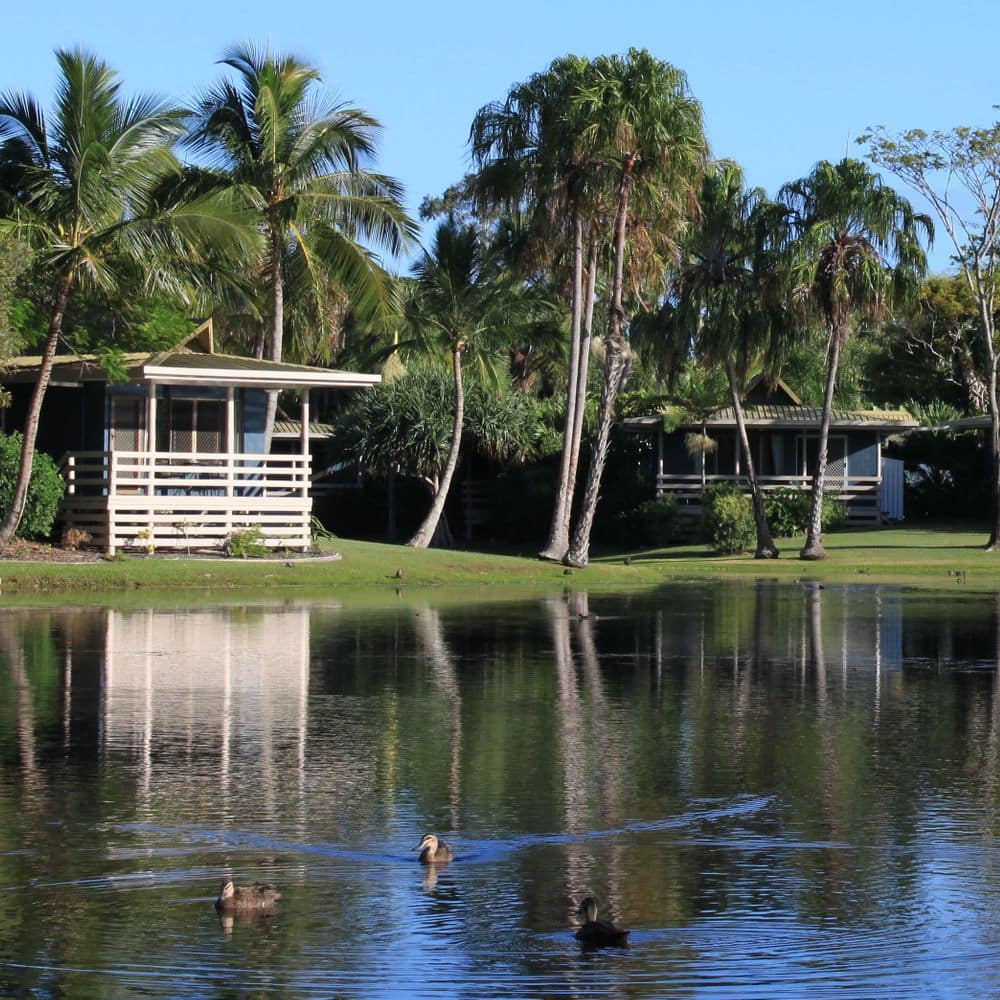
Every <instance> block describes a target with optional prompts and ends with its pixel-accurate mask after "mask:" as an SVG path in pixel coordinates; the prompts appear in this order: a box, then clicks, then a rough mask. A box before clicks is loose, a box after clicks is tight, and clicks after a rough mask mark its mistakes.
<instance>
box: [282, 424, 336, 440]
mask: <svg viewBox="0 0 1000 1000" xmlns="http://www.w3.org/2000/svg"><path fill="white" fill-rule="evenodd" d="M301 434H302V421H301V420H275V422H274V435H273V436H274V437H276V438H296V439H298V438H299V437H300V436H301ZM309 437H311V438H324V437H333V424H321V423H319V422H318V421H316V420H310V421H309Z"/></svg>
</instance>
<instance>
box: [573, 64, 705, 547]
mask: <svg viewBox="0 0 1000 1000" xmlns="http://www.w3.org/2000/svg"><path fill="white" fill-rule="evenodd" d="M575 100H576V102H577V103H578V104H579V106H580V108H581V114H582V116H583V117H584V118H585V119H586V120H587V122H588V126H587V128H586V130H585V132H584V136H583V142H584V144H585V148H586V150H587V154H588V157H589V158H591V159H593V160H596V161H597V162H598V163H600V164H601V169H600V171H599V172H598V176H599V177H600V178H601V180H602V182H603V185H602V186H603V194H604V197H605V199H606V201H605V204H606V205H607V207H608V209H609V211H607V212H606V213H605V214H604V218H605V219H606V220H608V223H610V226H609V228H610V232H605V234H604V235H605V237H606V238H607V245H608V246H609V247H610V250H611V278H610V282H609V289H608V296H607V298H608V303H607V313H608V328H607V333H606V334H605V337H604V349H605V361H604V387H603V389H602V392H601V400H600V406H599V410H598V426H597V438H596V441H595V443H594V447H593V452H592V455H591V461H590V467H589V469H588V473H587V484H586V487H585V489H584V494H583V500H582V503H581V509H580V513H579V517H578V520H577V523H576V527H575V529H574V531H573V537H572V539H571V542H570V548H569V552H568V553H567V555H566V558H565V560H564V561H565V562H566V563H568V564H569V565H571V566H586V564H587V562H588V560H589V550H590V531H591V527H592V525H593V521H594V515H595V513H596V510H597V503H598V500H599V498H600V487H601V477H602V475H603V472H604V465H605V463H606V461H607V455H608V447H609V445H610V434H611V426H612V424H613V422H614V416H615V400H616V398H617V395H618V391H619V389H620V388H621V384H622V377H623V375H624V371H625V334H626V326H627V323H626V317H625V310H624V291H625V277H626V257H627V256H628V257H629V262H628V263H629V278H630V283H631V284H632V286H633V287H640V286H641V284H642V277H643V270H644V265H650V264H651V265H652V270H653V271H654V272H656V271H658V272H659V274H660V275H662V270H661V269H660V267H661V265H662V262H663V261H664V260H665V259H666V258H667V257H669V256H673V255H674V254H675V252H676V246H677V240H678V238H679V236H680V234H681V233H682V232H683V229H684V226H685V225H686V222H687V219H688V205H689V202H690V201H691V196H692V195H693V194H694V192H695V191H696V190H697V184H698V181H699V179H700V176H701V172H702V169H703V166H704V161H705V155H706V152H707V143H706V140H705V135H704V131H703V128H702V115H701V105H700V104H699V103H698V101H696V100H695V99H694V98H693V97H692V96H691V95H690V93H689V91H688V86H687V77H686V76H685V75H684V73H683V72H681V71H680V70H678V69H676V68H675V67H674V66H671V65H670V64H669V63H665V62H661V61H660V60H658V59H655V58H654V57H653V56H651V55H650V54H649V53H648V52H646V51H645V50H641V51H640V50H637V49H631V50H630V51H629V53H628V55H627V56H625V57H621V56H606V57H601V58H599V59H596V60H595V61H594V70H593V75H592V77H591V78H588V80H587V83H586V86H585V87H584V88H582V90H581V92H580V93H579V94H578V95H577V96H576V98H575Z"/></svg>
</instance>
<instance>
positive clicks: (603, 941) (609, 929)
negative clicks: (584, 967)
mask: <svg viewBox="0 0 1000 1000" xmlns="http://www.w3.org/2000/svg"><path fill="white" fill-rule="evenodd" d="M576 915H577V916H578V917H583V919H584V924H583V926H582V927H581V928H580V929H579V930H578V931H577V932H576V939H577V941H579V942H580V943H581V944H584V945H587V946H588V947H590V948H607V947H611V948H627V947H628V931H626V930H623V929H622V928H621V927H616V926H615V925H614V924H612V923H610V922H609V921H607V920H598V919H597V903H595V902H594V897H593V896H588V897H587V898H586V899H585V900H584V901H583V902H582V903H580V905H579V907H577V910H576Z"/></svg>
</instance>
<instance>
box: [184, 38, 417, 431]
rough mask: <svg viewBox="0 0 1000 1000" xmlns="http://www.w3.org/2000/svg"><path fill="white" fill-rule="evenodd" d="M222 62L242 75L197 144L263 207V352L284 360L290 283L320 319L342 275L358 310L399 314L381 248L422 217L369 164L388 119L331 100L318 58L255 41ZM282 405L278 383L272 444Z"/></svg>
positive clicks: (207, 101) (209, 110)
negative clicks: (277, 51) (323, 93)
mask: <svg viewBox="0 0 1000 1000" xmlns="http://www.w3.org/2000/svg"><path fill="white" fill-rule="evenodd" d="M221 62H222V63H223V65H225V66H228V67H230V68H231V69H232V70H234V71H235V72H236V74H237V80H236V82H233V81H232V80H229V79H226V80H222V81H220V82H219V83H218V84H216V85H215V86H214V87H213V88H212V89H210V90H209V91H208V92H207V93H205V94H204V95H202V97H201V98H200V99H199V100H198V102H197V105H196V107H195V109H194V115H193V121H192V123H191V128H190V131H189V133H188V136H187V143H188V145H189V146H190V147H191V148H192V149H193V150H195V151H196V152H198V153H200V154H202V155H204V156H207V157H208V158H209V163H210V165H211V167H212V168H214V169H215V170H216V171H217V172H218V173H219V175H220V177H222V178H224V179H225V182H226V183H228V184H229V185H231V186H232V188H233V189H235V190H238V191H240V192H241V193H242V194H243V195H244V196H245V197H247V198H248V199H249V201H250V203H251V204H252V205H253V207H254V210H255V211H256V213H257V215H258V218H259V222H260V226H261V229H262V231H263V234H264V237H265V241H266V250H265V253H264V255H263V259H262V260H261V261H260V262H259V269H260V273H261V276H262V280H263V282H264V284H265V285H266V288H267V290H268V295H269V298H270V303H269V309H268V310H267V312H268V313H269V318H270V321H271V324H270V331H269V333H268V334H267V336H266V338H262V339H261V340H260V342H259V348H258V354H259V355H260V356H263V355H264V353H266V354H267V357H268V358H270V359H271V360H272V361H281V360H282V357H283V355H284V333H285V293H286V289H291V287H292V283H293V282H294V292H295V294H296V296H297V297H302V298H306V297H310V298H311V299H313V300H314V302H315V303H316V304H315V307H314V314H315V316H316V317H317V318H318V319H319V321H320V322H324V321H325V317H327V316H328V315H329V309H328V305H327V303H328V298H329V295H330V287H331V283H332V284H335V285H336V286H338V287H339V288H340V289H341V290H342V291H343V292H344V293H345V295H346V296H347V298H348V300H349V301H350V303H351V306H352V308H353V309H354V310H355V312H356V313H359V314H368V315H375V314H379V313H382V314H385V315H388V314H389V313H390V312H391V307H392V299H393V294H394V282H393V281H392V279H391V278H390V276H389V275H388V274H387V273H386V271H385V270H384V269H383V268H382V266H381V265H380V263H379V261H378V259H377V257H376V255H375V253H374V252H373V250H372V249H371V247H375V248H379V249H384V250H388V251H389V252H391V253H398V252H399V251H400V250H401V249H403V247H404V246H406V245H407V244H408V243H409V241H410V239H411V238H412V237H413V236H414V235H415V233H416V224H415V223H414V222H413V221H412V220H411V219H410V218H409V217H408V216H407V214H406V212H405V211H404V209H403V207H402V204H401V197H402V190H401V188H400V186H399V184H397V183H396V181H394V180H393V179H392V178H390V177H386V176H385V175H383V174H378V173H374V172H372V171H369V170H367V169H365V168H364V164H365V163H366V162H367V161H368V160H370V159H371V158H372V157H374V155H375V152H376V137H377V134H378V132H379V130H380V128H381V126H380V125H379V123H378V122H377V121H376V120H375V119H374V118H373V117H372V116H371V115H369V114H367V113H366V112H364V111H362V110H360V109H359V108H355V107H351V106H349V105H346V104H342V103H336V102H333V101H323V100H321V99H319V98H318V97H317V96H316V94H315V92H314V88H315V86H316V85H318V84H319V82H320V74H319V71H318V70H317V69H315V68H314V67H312V66H309V65H308V64H306V63H304V62H303V61H301V60H300V59H297V58H295V57H294V56H290V55H280V56H279V55H272V54H271V53H269V52H266V51H260V50H259V49H256V48H254V47H253V46H250V45H240V46H236V47H235V48H233V49H230V50H229V51H227V52H226V53H225V54H224V56H223V58H222V60H221ZM264 339H266V341H267V349H266V352H265V349H264ZM276 406H277V394H276V393H274V392H272V393H269V396H268V409H267V423H266V447H267V448H269V447H270V438H271V432H272V429H273V426H274V414H275V409H276Z"/></svg>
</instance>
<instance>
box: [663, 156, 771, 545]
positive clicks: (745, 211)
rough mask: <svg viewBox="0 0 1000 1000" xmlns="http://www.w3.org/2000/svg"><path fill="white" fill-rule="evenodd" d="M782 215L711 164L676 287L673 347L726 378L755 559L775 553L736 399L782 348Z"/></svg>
mask: <svg viewBox="0 0 1000 1000" xmlns="http://www.w3.org/2000/svg"><path fill="white" fill-rule="evenodd" d="M783 215H784V211H783V209H782V208H781V207H780V206H777V205H775V204H774V203H772V202H769V201H768V200H767V198H766V196H765V193H764V192H763V191H762V190H761V189H760V188H753V189H751V190H747V189H746V188H745V186H744V181H743V171H742V170H741V169H740V168H739V166H738V165H737V164H735V163H732V162H730V161H722V162H719V163H715V164H713V165H712V167H711V168H710V169H709V170H708V172H707V173H706V175H705V179H704V181H703V183H702V189H701V197H700V199H699V213H698V222H697V224H695V225H694V226H692V227H691V229H690V231H689V233H688V239H687V241H686V245H685V255H684V260H683V262H682V264H681V267H680V271H679V273H678V276H677V281H676V295H677V300H678V303H679V304H678V308H677V311H676V314H675V320H676V321H677V323H678V327H679V330H678V332H679V333H680V335H681V337H680V339H681V340H682V341H683V342H684V343H685V344H690V345H692V347H693V350H694V354H695V355H696V356H697V357H699V358H701V359H702V360H703V361H704V362H706V363H707V364H721V365H722V366H723V367H724V369H725V372H726V378H727V380H728V383H729V393H730V400H731V402H732V406H733V412H734V414H735V416H736V429H737V433H738V435H739V440H740V447H741V450H742V454H743V467H744V470H745V473H746V479H747V485H748V486H749V488H750V497H751V500H752V501H753V510H754V519H755V521H756V525H757V549H756V552H755V556H756V558H758V559H774V558H777V556H778V554H779V553H778V548H777V546H776V545H775V544H774V540H773V538H772V537H771V529H770V526H769V525H768V523H767V514H766V513H765V511H764V498H763V495H762V493H761V490H760V484H759V483H758V481H757V473H756V469H755V467H754V460H753V453H752V451H751V450H750V440H749V437H748V435H747V429H746V421H745V420H744V416H743V402H742V395H743V386H744V384H745V382H746V379H747V376H748V375H749V371H750V367H751V365H753V364H755V363H758V362H760V361H762V360H767V361H770V362H773V361H774V360H775V355H776V354H779V353H780V350H781V347H782V343H781V337H780V333H781V332H782V331H783V329H785V327H784V326H783V325H782V324H781V323H780V322H778V321H777V319H776V318H775V311H774V309H773V308H771V302H770V301H769V298H770V296H769V295H768V291H769V289H768V285H769V283H770V279H771V278H772V277H773V275H774V274H775V273H776V271H777V269H776V267H775V264H774V261H773V254H774V252H775V248H776V247H779V246H780V244H781V242H782V240H781V228H782V222H783Z"/></svg>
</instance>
